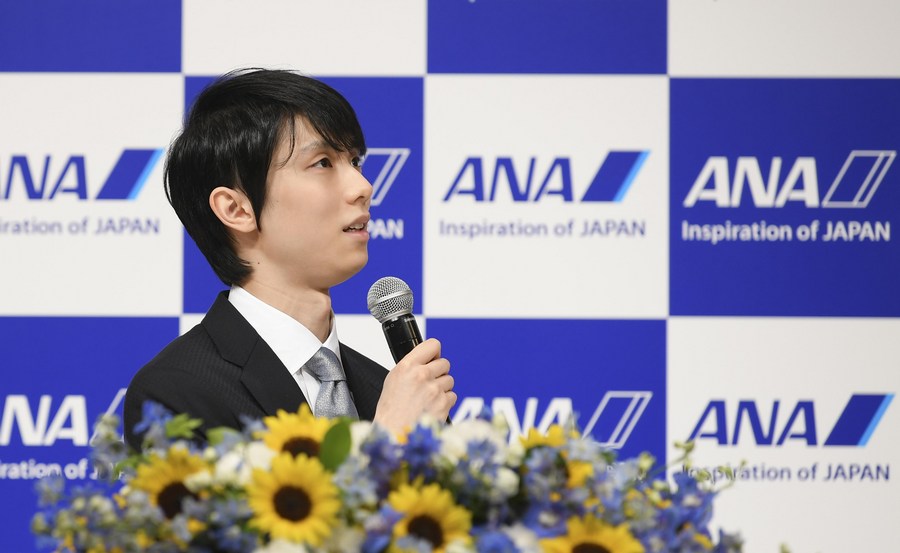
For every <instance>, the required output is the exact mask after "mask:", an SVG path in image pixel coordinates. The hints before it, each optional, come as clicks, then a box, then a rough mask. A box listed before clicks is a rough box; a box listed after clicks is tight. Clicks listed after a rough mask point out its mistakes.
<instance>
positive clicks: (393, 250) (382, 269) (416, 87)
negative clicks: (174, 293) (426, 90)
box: [184, 77, 424, 314]
mask: <svg viewBox="0 0 900 553" xmlns="http://www.w3.org/2000/svg"><path fill="white" fill-rule="evenodd" d="M212 80H213V79H212V78H210V77H188V78H187V79H186V97H187V101H186V103H187V105H190V104H191V103H192V102H193V99H194V98H195V97H196V96H197V94H199V93H200V91H201V90H202V89H203V88H204V87H205V86H206V85H208V84H209V83H210V82H212ZM322 80H323V81H325V82H326V83H328V84H329V85H331V86H332V87H334V88H335V89H336V90H338V91H339V92H340V93H341V94H342V95H343V96H344V97H345V98H347V100H348V101H349V102H350V104H351V105H352V106H353V108H354V110H355V111H356V115H357V117H358V118H359V121H360V125H361V126H362V129H363V133H364V134H365V137H366V146H367V147H368V153H367V154H366V160H365V163H364V165H363V174H364V175H365V176H366V178H367V179H368V180H369V182H370V183H372V186H373V196H372V206H371V210H370V213H371V216H372V219H371V221H370V223H369V234H370V240H369V262H368V264H367V265H366V267H364V268H363V269H362V271H360V272H359V273H358V274H357V275H356V276H354V277H352V278H351V279H350V280H348V281H347V282H345V283H343V284H341V285H339V286H337V287H336V288H334V290H333V292H332V307H333V309H334V311H335V312H336V313H342V314H367V313H368V308H367V307H366V294H367V293H368V290H369V287H370V286H371V285H372V283H373V282H375V281H376V280H378V279H379V278H381V277H383V276H388V275H390V276H396V277H398V278H401V279H403V280H404V281H405V282H406V283H407V284H409V286H410V288H412V290H413V292H414V293H415V294H416V302H417V305H422V304H423V303H422V296H421V289H422V110H423V101H424V100H423V81H422V79H421V78H323V79H322ZM184 271H185V273H184V310H185V312H186V313H203V312H205V311H206V310H207V309H208V308H209V306H210V305H211V304H212V302H213V300H214V297H215V295H216V293H218V291H220V290H222V289H223V284H222V283H221V281H219V279H218V278H217V277H216V276H215V274H214V273H213V271H212V269H210V267H209V264H208V263H207V262H206V259H205V258H204V257H203V255H202V254H201V253H200V251H199V250H198V249H197V246H196V244H194V242H193V240H191V239H190V237H188V236H187V235H185V247H184Z"/></svg>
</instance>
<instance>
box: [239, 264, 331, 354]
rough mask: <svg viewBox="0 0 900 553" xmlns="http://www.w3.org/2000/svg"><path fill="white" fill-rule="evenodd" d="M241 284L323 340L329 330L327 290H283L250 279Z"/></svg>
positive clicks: (329, 299) (329, 297)
mask: <svg viewBox="0 0 900 553" xmlns="http://www.w3.org/2000/svg"><path fill="white" fill-rule="evenodd" d="M241 287H242V288H243V289H244V290H246V291H248V292H250V293H251V294H253V295H254V296H256V297H257V298H258V299H259V300H261V301H263V302H265V303H267V304H269V305H271V306H272V307H274V308H275V309H278V310H279V311H281V312H282V313H286V314H287V315H289V316H290V317H291V318H293V319H294V320H295V321H297V322H299V323H300V324H302V325H303V326H305V327H306V328H308V329H309V331H310V332H312V333H313V334H315V336H316V338H318V339H319V341H320V342H323V343H324V342H325V340H326V339H327V338H328V334H329V333H330V332H331V296H329V295H328V290H323V291H320V290H313V289H302V290H284V289H283V288H281V287H274V286H270V285H268V284H266V283H264V282H261V281H259V280H257V279H253V278H251V279H250V280H248V281H247V282H245V283H243V284H242V285H241Z"/></svg>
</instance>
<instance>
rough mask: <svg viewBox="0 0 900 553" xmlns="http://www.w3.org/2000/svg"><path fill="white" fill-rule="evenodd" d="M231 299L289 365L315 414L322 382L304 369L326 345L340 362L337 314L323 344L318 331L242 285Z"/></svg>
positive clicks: (234, 288) (280, 357) (236, 289)
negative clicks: (304, 324) (317, 334)
mask: <svg viewBox="0 0 900 553" xmlns="http://www.w3.org/2000/svg"><path fill="white" fill-rule="evenodd" d="M228 301H230V302H231V304H232V305H233V306H234V308H235V309H237V310H238V312H239V313H240V314H241V315H243V317H244V318H245V319H247V322H249V323H250V326H252V327H253V328H254V329H255V330H256V332H258V333H259V335H260V336H261V337H262V339H263V340H265V341H266V343H267V344H269V347H271V348H272V351H274V352H275V355H277V356H278V359H280V360H281V362H282V363H283V364H284V366H285V367H287V370H288V372H290V373H291V376H292V377H293V378H294V380H295V381H296V382H297V386H299V387H300V390H301V391H302V392H303V395H304V396H305V397H306V401H307V403H309V407H310V409H312V411H313V414H315V410H316V407H315V406H316V396H317V395H318V393H319V386H320V383H319V381H318V380H317V379H316V377H314V376H313V375H311V374H309V373H307V372H306V371H305V370H302V369H303V366H304V365H305V364H306V362H307V361H309V360H310V359H312V356H313V355H314V354H315V353H316V352H317V351H319V348H321V347H322V346H325V347H326V348H328V349H330V350H331V351H332V352H334V354H335V356H336V357H337V358H338V362H340V359H341V351H340V345H339V344H340V342H339V341H338V335H337V325H336V324H335V322H334V314H333V313H332V315H331V331H330V332H329V334H328V338H327V339H326V340H325V343H324V344H323V343H322V342H320V341H319V339H318V338H316V336H315V334H313V333H312V332H310V330H309V329H308V328H306V327H305V326H303V325H302V324H300V323H299V322H297V321H296V320H295V319H294V318H293V317H291V316H289V315H288V314H286V313H284V312H283V311H279V310H278V309H276V308H274V307H272V306H271V305H269V304H267V303H265V302H264V301H262V300H261V299H259V298H257V297H256V296H254V295H253V294H251V293H250V292H248V291H246V290H244V289H243V288H241V287H240V286H232V287H231V291H230V292H229V294H228ZM341 370H343V366H341Z"/></svg>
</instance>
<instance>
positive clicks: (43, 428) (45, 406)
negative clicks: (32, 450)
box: [0, 388, 125, 446]
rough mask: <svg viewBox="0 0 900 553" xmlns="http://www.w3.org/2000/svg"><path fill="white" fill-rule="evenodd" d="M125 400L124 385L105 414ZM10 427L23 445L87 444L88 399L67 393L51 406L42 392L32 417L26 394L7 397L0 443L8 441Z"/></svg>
mask: <svg viewBox="0 0 900 553" xmlns="http://www.w3.org/2000/svg"><path fill="white" fill-rule="evenodd" d="M124 399H125V388H122V389H120V390H119V391H118V392H117V393H116V396H115V397H114V398H113V400H112V402H110V404H109V406H108V407H107V408H106V411H105V413H106V414H107V415H111V414H113V413H115V412H116V410H117V409H118V408H119V405H120V404H121V403H122V400H124ZM51 415H52V417H51ZM13 427H15V428H16V429H18V431H19V438H20V439H21V440H22V445H25V446H52V445H53V444H55V443H56V442H57V440H68V441H71V442H72V445H78V446H86V445H88V443H89V438H88V413H87V402H86V401H85V397H84V396H82V395H67V396H66V397H64V398H63V400H62V402H60V404H59V406H58V407H56V408H55V409H54V408H53V398H52V397H51V396H49V395H43V396H41V399H40V401H39V402H38V408H37V416H35V412H34V410H32V408H31V404H30V403H29V402H28V396H24V395H10V396H6V401H5V403H4V404H3V415H2V418H0V446H7V445H9V444H10V441H11V440H12V435H13ZM90 439H91V440H92V439H93V436H91V437H90Z"/></svg>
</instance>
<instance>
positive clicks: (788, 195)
mask: <svg viewBox="0 0 900 553" xmlns="http://www.w3.org/2000/svg"><path fill="white" fill-rule="evenodd" d="M896 155H897V152H895V151H893V150H853V151H852V152H850V155H849V156H847V159H846V160H845V161H844V165H843V167H841V170H840V171H839V172H838V174H837V176H836V177H835V178H834V181H833V182H832V183H831V187H829V189H828V192H827V193H826V194H825V197H824V198H823V199H822V201H821V204H820V202H819V180H818V170H817V168H816V159H815V158H813V157H798V158H797V159H796V160H794V162H793V164H791V165H790V167H787V166H786V165H785V164H784V163H783V160H782V158H780V157H774V158H772V160H771V161H770V162H769V164H768V171H767V172H765V173H764V169H763V165H761V164H760V161H759V159H758V158H755V157H738V158H737V160H736V161H735V162H734V163H731V164H729V160H728V158H726V157H710V158H709V159H707V160H706V164H705V165H703V168H702V169H701V170H700V174H699V175H697V178H696V180H694V184H693V186H691V190H690V192H688V194H687V196H686V197H685V198H684V204H683V205H684V207H694V206H695V205H696V204H697V202H701V201H712V202H715V204H716V207H740V205H741V202H742V201H743V200H744V190H745V189H746V190H747V191H748V192H749V198H748V199H749V201H750V202H752V204H753V205H754V206H756V207H784V205H785V204H787V202H802V203H803V204H804V205H805V206H806V207H820V206H821V207H853V208H864V207H866V206H867V205H869V201H870V200H871V199H872V196H874V195H875V191H876V190H878V186H879V185H880V184H881V181H882V180H883V179H884V175H885V174H886V173H887V171H888V169H889V168H890V166H891V164H892V163H893V162H894V158H895V157H896ZM732 169H733V171H732ZM785 169H786V171H785Z"/></svg>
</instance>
